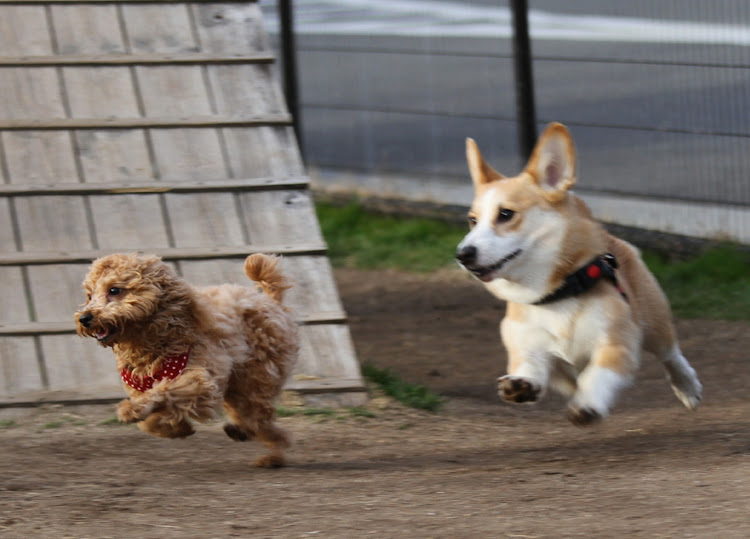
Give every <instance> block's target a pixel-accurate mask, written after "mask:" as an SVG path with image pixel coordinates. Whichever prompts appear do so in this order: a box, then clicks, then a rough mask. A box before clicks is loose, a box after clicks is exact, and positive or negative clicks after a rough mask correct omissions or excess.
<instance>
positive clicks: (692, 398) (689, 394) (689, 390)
mask: <svg viewBox="0 0 750 539" xmlns="http://www.w3.org/2000/svg"><path fill="white" fill-rule="evenodd" d="M695 383H696V384H697V386H694V387H684V386H683V387H682V388H678V387H677V386H676V385H674V384H670V385H671V386H672V391H674V394H675V395H677V398H678V399H680V402H682V404H684V405H685V407H686V408H688V409H689V410H695V409H696V408H698V405H699V404H700V403H701V395H702V393H703V386H701V383H700V382H698V380H695Z"/></svg>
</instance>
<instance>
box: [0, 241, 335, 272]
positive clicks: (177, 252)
mask: <svg viewBox="0 0 750 539" xmlns="http://www.w3.org/2000/svg"><path fill="white" fill-rule="evenodd" d="M114 252H119V251H114V250H103V249H101V250H97V249H89V250H80V249H78V250H75V249H69V250H65V251H54V250H52V251H46V252H38V251H37V252H18V253H0V267H1V266H32V265H44V264H75V263H89V262H91V261H92V260H94V259H95V258H98V257H100V256H104V255H107V254H111V253H114ZM139 252H148V253H151V254H155V255H158V256H161V257H162V258H163V259H164V260H211V259H217V258H245V257H247V255H249V254H252V253H267V254H280V255H284V256H307V255H322V254H325V252H326V246H325V244H322V243H304V244H303V243H301V244H298V245H283V244H266V245H260V244H254V245H244V246H240V247H234V246H230V247H212V248H209V249H192V248H184V249H178V248H153V249H145V248H144V249H139Z"/></svg>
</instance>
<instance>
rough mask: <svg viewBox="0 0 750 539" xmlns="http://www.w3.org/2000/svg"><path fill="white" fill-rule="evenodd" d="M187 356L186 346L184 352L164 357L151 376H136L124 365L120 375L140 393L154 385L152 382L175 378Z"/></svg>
mask: <svg viewBox="0 0 750 539" xmlns="http://www.w3.org/2000/svg"><path fill="white" fill-rule="evenodd" d="M189 357H190V349H189V348H188V349H187V350H186V351H185V353H184V354H180V355H179V356H167V357H165V358H164V360H163V361H162V362H161V367H160V368H159V370H158V371H156V372H155V373H154V374H153V375H151V376H138V375H137V374H133V371H131V370H130V369H128V368H127V367H125V368H124V369H122V370H121V371H120V377H121V378H122V381H123V382H125V383H126V384H128V385H129V386H130V387H132V388H133V389H136V390H138V391H140V392H141V393H142V392H144V391H148V390H149V389H151V388H152V387H154V382H158V381H159V380H163V379H164V378H169V379H170V380H174V379H175V378H177V377H178V376H179V375H180V374H182V371H184V370H185V367H186V366H187V362H188V358H189Z"/></svg>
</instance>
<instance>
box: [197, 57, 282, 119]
mask: <svg viewBox="0 0 750 539" xmlns="http://www.w3.org/2000/svg"><path fill="white" fill-rule="evenodd" d="M207 73H208V81H209V84H210V86H211V90H212V93H213V95H214V97H215V99H216V111H217V113H218V114H223V115H230V114H241V115H246V114H248V115H249V114H253V115H255V114H267V113H285V112H287V109H286V100H285V98H284V95H283V94H282V93H281V89H280V88H279V87H278V85H277V84H275V81H274V79H273V73H272V71H271V67H270V66H268V65H241V66H238V65H229V66H226V65H222V66H210V67H208V69H207Z"/></svg>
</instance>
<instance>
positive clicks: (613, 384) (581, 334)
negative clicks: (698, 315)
mask: <svg viewBox="0 0 750 539" xmlns="http://www.w3.org/2000/svg"><path fill="white" fill-rule="evenodd" d="M466 157H467V161H468V164H469V171H470V173H471V178H472V181H473V182H474V189H475V198H474V202H473V203H472V207H471V210H470V212H469V222H470V225H471V226H472V229H471V231H470V232H469V233H468V234H467V235H466V237H465V238H464V239H463V241H462V242H461V243H460V244H459V246H458V249H457V253H456V257H457V259H458V260H459V262H460V263H461V264H462V265H463V266H464V267H465V268H466V269H467V270H469V271H471V272H472V273H473V274H474V275H475V276H476V277H477V278H478V279H480V280H481V281H483V282H484V284H485V286H486V287H487V289H488V290H489V291H490V292H491V293H492V294H494V295H495V296H497V297H498V298H500V299H503V300H505V301H507V303H508V306H507V312H506V315H505V318H504V319H503V321H502V323H501V326H500V331H501V335H502V339H503V343H504V344H505V347H506V348H507V351H508V374H507V375H506V376H503V377H501V378H500V379H499V380H498V390H499V394H500V396H501V398H503V399H504V400H507V401H510V402H534V401H536V400H538V399H539V398H540V397H542V396H543V394H544V393H545V392H546V390H547V389H548V388H549V387H552V388H554V389H556V390H558V391H559V392H561V393H562V394H564V395H566V396H568V397H569V399H570V400H569V404H568V417H569V419H570V420H571V421H572V422H573V423H576V424H580V425H583V424H588V423H591V422H593V421H595V420H597V419H599V418H602V417H605V416H607V415H608V413H609V411H610V409H611V408H612V406H613V404H614V401H615V399H616V397H617V394H618V393H619V391H620V390H621V389H622V388H623V387H625V386H626V385H627V384H628V383H630V382H631V381H632V379H633V376H634V373H635V371H636V368H637V367H638V364H639V362H640V356H641V352H642V351H643V350H646V351H648V352H651V353H653V354H654V355H655V356H656V357H658V358H659V359H660V360H661V361H662V363H663V365H664V367H665V369H666V373H667V378H668V380H669V381H670V383H671V385H672V388H673V390H674V392H675V394H676V395H677V397H678V398H679V399H680V400H681V401H682V402H683V403H684V404H685V406H687V407H688V408H690V409H694V408H695V407H696V406H697V405H698V404H699V402H700V400H701V392H702V386H701V384H700V382H699V381H698V378H697V376H696V374H695V371H694V370H693V368H692V367H691V366H690V364H689V363H688V362H687V360H686V359H685V358H684V356H683V355H682V352H681V351H680V348H679V345H678V343H677V340H676V336H675V331H674V328H673V326H672V322H671V312H670V308H669V304H668V302H667V299H666V297H665V296H664V293H663V292H662V290H661V288H660V287H659V284H658V283H657V281H656V279H655V278H654V276H653V275H652V274H651V273H650V272H649V270H648V269H647V268H646V266H645V264H644V263H643V261H642V260H641V257H640V254H639V252H638V250H637V249H636V248H635V247H633V246H632V245H630V244H628V243H627V242H625V241H623V240H620V239H618V238H615V237H613V236H611V235H609V234H608V233H607V232H606V230H605V229H604V228H603V227H602V226H601V225H600V224H599V223H598V222H596V221H595V220H594V219H593V217H592V215H591V212H590V211H589V209H588V208H587V207H586V205H585V204H584V202H583V201H582V200H581V199H579V198H578V197H576V196H575V195H573V194H572V193H571V192H570V189H571V187H573V185H574V184H575V182H576V155H575V148H574V145H573V139H572V138H571V136H570V134H569V132H568V130H567V129H566V128H565V126H563V125H561V124H557V123H553V124H550V125H549V126H548V127H547V128H546V129H545V131H544V133H543V134H542V135H541V136H540V138H539V141H538V142H537V145H536V147H535V148H534V151H533V153H532V155H531V157H530V159H529V162H528V164H527V165H526V168H525V169H524V170H523V172H521V174H519V175H518V176H515V177H509V178H506V177H504V176H502V175H501V174H500V173H498V172H497V171H496V170H494V169H493V168H492V167H491V166H490V165H489V164H487V163H486V162H485V161H484V159H483V157H482V154H481V152H480V151H479V148H478V146H477V145H476V143H475V142H474V141H473V140H471V139H467V141H466ZM606 253H611V254H612V255H614V257H615V259H616V261H617V263H618V269H616V271H615V273H616V278H617V283H618V284H619V287H620V289H619V290H618V288H617V287H616V286H615V285H614V284H613V283H612V282H610V281H608V280H606V279H601V280H599V281H598V282H596V284H595V285H594V286H593V287H592V288H591V289H590V290H587V291H585V292H583V293H581V294H579V295H574V296H572V297H567V298H565V299H561V300H559V301H554V302H551V303H545V304H535V303H536V302H538V301H540V300H542V298H545V297H547V296H548V295H549V294H551V293H552V292H554V291H555V290H557V289H558V288H559V287H561V286H562V285H563V283H564V281H565V278H566V276H568V275H570V274H571V273H573V272H575V271H576V270H578V269H579V268H582V267H584V266H585V265H586V264H587V263H588V262H590V261H591V260H592V259H595V258H596V257H597V256H600V255H604V254H606ZM623 293H624V296H625V297H624V296H623Z"/></svg>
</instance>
